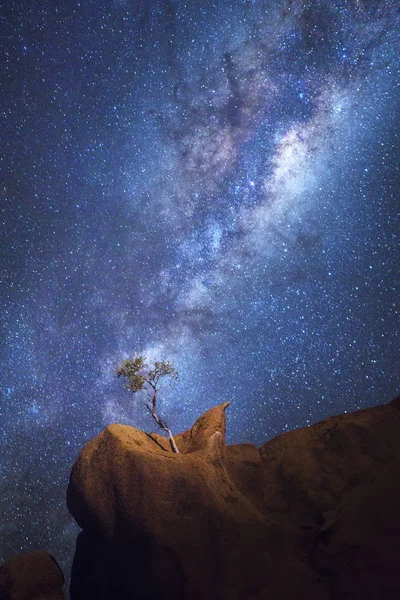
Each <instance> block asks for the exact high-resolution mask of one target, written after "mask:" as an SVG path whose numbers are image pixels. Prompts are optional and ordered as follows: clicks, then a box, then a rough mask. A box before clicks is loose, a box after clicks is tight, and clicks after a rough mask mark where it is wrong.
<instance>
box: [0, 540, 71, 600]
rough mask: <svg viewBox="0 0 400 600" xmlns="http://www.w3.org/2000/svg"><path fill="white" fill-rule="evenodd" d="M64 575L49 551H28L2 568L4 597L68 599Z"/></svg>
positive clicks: (4, 599) (0, 592)
mask: <svg viewBox="0 0 400 600" xmlns="http://www.w3.org/2000/svg"><path fill="white" fill-rule="evenodd" d="M63 585H64V575H63V574H62V571H61V569H60V567H59V566H58V564H57V562H56V561H55V559H54V558H53V557H52V556H50V554H47V552H42V551H39V552H28V553H26V554H19V555H18V556H14V557H13V558H10V559H9V560H7V561H6V562H5V563H4V565H3V566H2V567H1V568H0V598H1V600H64V594H63V591H62V587H63Z"/></svg>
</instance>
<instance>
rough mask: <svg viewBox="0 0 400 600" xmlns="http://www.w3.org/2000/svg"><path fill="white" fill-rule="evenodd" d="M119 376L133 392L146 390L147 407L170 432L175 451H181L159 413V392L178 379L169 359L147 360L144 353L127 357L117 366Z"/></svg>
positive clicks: (158, 423)
mask: <svg viewBox="0 0 400 600" xmlns="http://www.w3.org/2000/svg"><path fill="white" fill-rule="evenodd" d="M117 377H125V379H126V382H125V386H124V387H125V388H126V389H127V390H129V391H131V392H133V393H137V392H141V391H145V392H146V393H147V397H148V401H147V402H146V407H147V409H148V410H149V412H150V413H151V416H152V418H153V419H154V420H155V421H156V423H157V425H158V426H159V427H160V429H162V430H163V431H165V432H166V433H167V434H168V437H169V439H170V442H171V446H172V449H173V451H174V452H176V453H179V450H178V448H177V446H176V443H175V440H174V438H173V435H172V433H171V430H170V429H169V427H168V425H167V424H166V422H165V421H164V420H163V419H162V418H161V417H160V416H159V415H158V414H157V399H158V392H159V391H160V390H161V389H163V388H164V387H169V386H170V385H172V384H173V383H174V382H175V381H176V380H177V379H178V372H177V371H176V370H175V367H174V365H173V364H172V363H170V362H169V361H167V360H161V361H155V362H154V363H152V364H149V363H148V362H147V359H146V357H145V356H143V355H139V356H135V357H134V358H129V359H126V360H124V361H123V362H122V364H121V365H120V366H119V367H118V368H117Z"/></svg>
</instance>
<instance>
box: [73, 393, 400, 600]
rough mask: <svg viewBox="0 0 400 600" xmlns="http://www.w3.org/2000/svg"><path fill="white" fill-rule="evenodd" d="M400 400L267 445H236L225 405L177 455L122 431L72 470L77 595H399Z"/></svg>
mask: <svg viewBox="0 0 400 600" xmlns="http://www.w3.org/2000/svg"><path fill="white" fill-rule="evenodd" d="M398 404H399V403H398V401H394V402H393V403H391V404H389V405H385V406H379V407H376V408H371V409H367V410H364V411H359V412H356V413H352V414H345V415H340V416H337V417H331V418H329V419H326V420H325V421H322V422H320V423H317V424H316V425H313V426H312V427H309V428H304V429H299V430H296V431H292V432H289V433H286V434H283V435H280V436H278V437H276V438H275V439H273V440H271V441H270V442H268V443H266V444H265V445H264V446H263V447H261V448H260V449H258V448H256V447H255V446H253V445H251V444H240V445H233V446H226V445H225V409H226V407H227V405H226V404H223V405H220V406H217V407H215V408H213V409H211V410H209V411H207V412H206V413H205V414H204V415H203V416H202V417H200V418H199V419H198V420H197V421H196V423H195V424H194V426H193V427H192V429H191V430H189V431H187V432H185V433H183V434H179V435H177V436H176V442H177V445H178V447H179V450H180V453H179V454H174V453H173V452H172V451H171V449H170V447H169V444H168V441H167V440H166V439H165V438H162V437H160V436H158V435H154V434H153V435H152V436H149V435H148V434H145V433H143V432H142V431H139V430H137V429H135V428H133V427H129V426H125V425H111V426H110V427H108V428H107V429H105V430H104V431H103V432H102V433H101V434H99V435H98V436H97V437H96V438H94V439H93V440H91V441H90V442H89V443H88V444H87V445H86V446H85V448H84V449H83V451H82V453H81V455H80V456H79V458H78V460H77V461H76V463H75V465H74V467H73V470H72V474H71V479H70V483H69V488H68V507H69V510H70V511H71V514H72V515H73V516H74V517H75V519H76V521H77V522H78V524H79V525H80V526H81V527H82V529H83V533H82V534H80V536H79V538H78V543H77V550H76V553H75V559H74V565H73V571H72V585H71V600H81V599H82V600H83V598H85V600H87V599H88V598H96V599H100V598H101V599H104V600H111V599H112V598H119V599H121V600H122V599H125V598H126V599H128V598H129V599H131V598H140V599H142V598H143V599H149V600H150V599H155V598H163V599H166V600H169V599H171V600H172V599H174V600H176V599H188V600H203V599H206V598H207V600H214V599H215V600H217V599H218V600H220V599H221V598H227V599H229V600H241V599H243V600H244V599H245V598H248V599H252V600H286V599H287V600H292V599H293V598H296V599H304V600H305V599H307V600H312V599H314V598H315V599H318V600H325V599H328V598H329V599H331V598H335V600H336V599H340V600H342V599H343V600H345V598H352V599H356V600H361V599H362V600H366V599H369V598H371V600H372V599H374V600H377V599H379V598H382V599H383V598H389V599H391V598H393V599H394V598H398V597H400V584H399V582H398V578H397V572H396V568H397V562H398V561H399V559H400V549H399V544H398V539H400V538H399V536H400V489H399V480H400V477H399V475H400V411H399V410H398Z"/></svg>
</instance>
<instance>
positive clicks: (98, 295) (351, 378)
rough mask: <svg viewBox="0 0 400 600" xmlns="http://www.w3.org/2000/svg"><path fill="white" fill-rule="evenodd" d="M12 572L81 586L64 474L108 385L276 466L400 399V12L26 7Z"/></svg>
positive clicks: (7, 297)
mask: <svg viewBox="0 0 400 600" xmlns="http://www.w3.org/2000/svg"><path fill="white" fill-rule="evenodd" d="M8 4H9V6H8V7H7V9H5V11H4V14H3V16H2V30H3V39H5V40H6V44H5V59H3V64H2V84H3V94H2V97H3V106H2V120H3V124H2V132H3V139H4V141H3V144H2V150H3V153H2V163H1V164H2V171H3V182H4V183H3V185H2V201H1V208H2V215H3V219H2V244H1V265H2V271H1V273H2V288H1V289H2V291H1V301H2V312H1V328H2V338H1V339H2V344H1V364H2V373H1V380H0V386H1V387H0V391H1V400H2V401H1V409H0V410H1V421H0V427H1V430H0V432H1V464H0V466H1V480H0V481H1V501H0V506H1V519H0V523H1V535H0V548H1V557H2V558H7V557H9V556H11V555H13V554H15V553H18V552H21V551H29V550H31V549H36V548H43V549H47V550H49V551H50V552H52V554H54V555H55V557H56V558H57V559H58V560H59V561H60V562H61V563H62V565H63V566H64V568H65V569H66V570H68V565H69V563H70V559H71V556H72V553H73V544H74V540H75V537H76V533H77V531H78V529H77V527H76V526H75V525H74V522H73V519H72V517H70V516H69V515H68V512H67V510H66V508H65V491H66V486H67V481H68V476H69V472H70V468H71V466H72V464H73V461H74V460H75V458H76V456H77V454H78V452H79V450H80V448H81V447H82V446H83V444H84V443H85V442H86V441H87V440H88V439H90V438H91V437H93V436H94V435H96V433H98V432H99V431H100V430H101V429H102V428H103V427H105V426H106V425H107V424H109V423H110V422H115V421H117V422H124V423H132V424H135V425H137V426H139V427H142V428H144V429H151V427H152V424H151V422H149V419H148V416H147V415H146V413H145V411H144V410H143V407H142V406H141V405H140V404H139V405H137V404H135V403H134V402H133V398H132V396H131V395H129V393H128V392H126V391H124V390H123V389H122V386H121V382H120V381H118V380H117V379H116V377H115V368H116V366H117V365H118V364H119V362H120V361H121V360H122V359H123V358H126V357H128V356H131V355H133V354H134V353H136V352H144V353H145V354H147V355H148V356H149V357H150V358H157V357H158V358H166V359H169V360H171V361H173V363H174V365H175V366H176V368H177V370H178V371H179V373H180V380H179V384H178V385H177V386H176V388H175V389H174V390H172V391H169V392H168V393H165V395H164V399H163V403H162V406H161V409H162V412H163V415H164V417H165V418H166V420H167V421H168V424H169V426H170V427H171V429H172V430H173V431H175V432H177V431H180V430H183V429H186V428H187V427H189V426H190V425H191V424H192V423H193V421H194V419H195V418H196V417H197V416H198V415H200V414H201V413H202V412H203V411H204V410H206V409H207V408H209V407H211V406H213V405H215V404H217V403H220V402H223V401H226V400H231V406H230V408H229V410H228V440H229V441H230V442H233V443H238V442H244V441H250V442H253V443H257V444H261V443H263V442H264V441H266V440H267V439H269V438H271V437H272V436H274V435H276V434H279V433H282V432H283V431H287V430H288V429H293V428H296V427H301V426H305V425H307V424H310V423H314V422H316V421H318V420H320V419H322V418H324V417H326V416H328V415H332V414H335V413H341V412H344V411H351V410H355V409H359V408H366V407H368V406H372V405H375V404H378V403H382V402H387V401H389V400H390V399H391V398H392V397H394V396H395V395H396V394H398V393H399V377H398V373H399V366H400V365H399V362H400V361H399V356H400V353H399V350H398V338H399V315H398V305H397V295H398V283H399V268H398V265H399V264H400V252H399V245H398V233H399V202H398V188H399V184H400V178H399V167H398V163H399V139H398V135H397V127H396V126H397V122H398V117H399V110H398V109H399V93H398V84H399V64H398V54H399V42H400V18H399V14H398V5H397V2H395V1H394V0H393V1H390V0H380V1H378V0H358V1H354V2H339V1H336V0H320V1H317V0H314V1H310V2H305V1H304V2H299V1H298V0H293V1H291V0H286V1H282V2H276V1H275V0H274V1H272V0H271V1H262V0H260V1H257V0H252V1H250V0H237V1H232V0H230V1H223V0H221V1H219V0H216V1H215V2H214V3H211V2H198V1H196V2H183V1H180V0H159V1H155V0H154V1H148V0H146V1H144V0H136V1H135V2H134V1H130V0H114V1H110V2H103V1H102V0H99V1H97V2H92V1H91V0H81V1H80V2H77V1H74V2H72V1H70V0H68V1H66V2H63V3H59V2H57V1H56V2H54V1H52V2H50V1H45V0H43V1H42V2H37V3H30V2H26V1H22V2H18V3H8Z"/></svg>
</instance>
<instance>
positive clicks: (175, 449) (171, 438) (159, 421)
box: [146, 403, 179, 454]
mask: <svg viewBox="0 0 400 600" xmlns="http://www.w3.org/2000/svg"><path fill="white" fill-rule="evenodd" d="M146 406H147V408H148V410H149V412H150V413H151V416H152V417H153V419H154V420H155V422H156V423H157V425H158V426H159V428H160V429H162V430H163V431H165V432H166V433H168V438H169V442H170V444H171V448H172V452H175V454H179V450H178V446H177V445H176V442H175V440H174V436H173V435H172V433H171V430H170V429H169V428H168V426H167V424H166V423H165V422H164V421H163V420H162V419H160V417H159V416H158V415H157V414H156V413H155V412H154V403H153V408H151V406H150V404H146Z"/></svg>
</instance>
